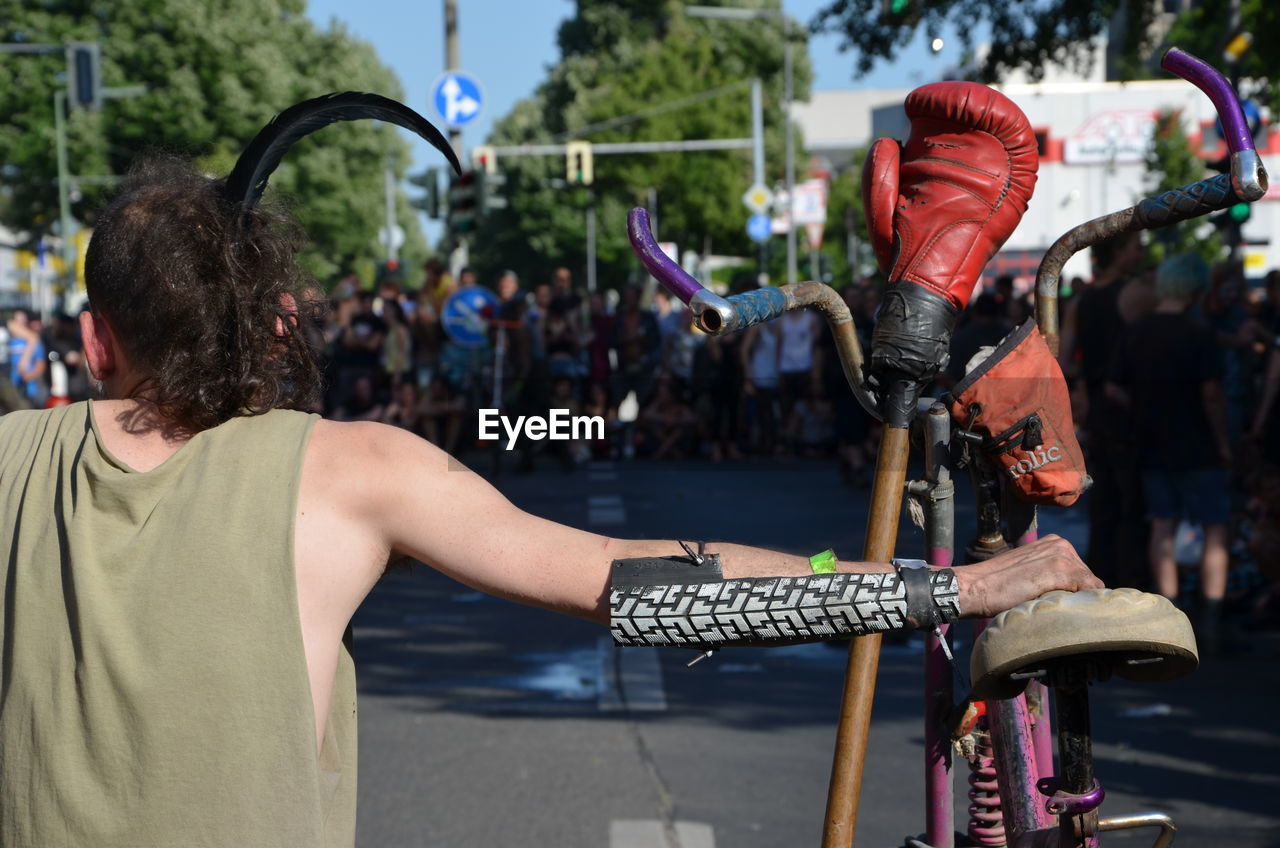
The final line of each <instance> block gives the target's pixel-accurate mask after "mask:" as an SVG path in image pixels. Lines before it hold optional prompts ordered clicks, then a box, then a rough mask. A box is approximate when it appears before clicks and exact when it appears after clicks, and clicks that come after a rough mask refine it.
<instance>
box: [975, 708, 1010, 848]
mask: <svg viewBox="0 0 1280 848" xmlns="http://www.w3.org/2000/svg"><path fill="white" fill-rule="evenodd" d="M973 736H974V739H975V741H976V742H977V746H976V749H975V751H974V755H973V757H971V758H970V759H969V838H970V839H972V840H973V843H974V844H975V845H984V846H997V845H1004V844H1005V837H1004V813H1003V812H1002V811H1001V809H1000V808H1001V802H1000V787H999V785H998V784H997V782H996V765H995V759H994V756H995V753H994V752H993V751H992V749H991V733H990V732H989V731H988V730H987V717H986V716H983V717H982V718H981V719H979V720H978V724H977V726H976V727H975V728H974V731H973Z"/></svg>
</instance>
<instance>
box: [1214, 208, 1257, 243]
mask: <svg viewBox="0 0 1280 848" xmlns="http://www.w3.org/2000/svg"><path fill="white" fill-rule="evenodd" d="M1252 214H1253V212H1252V210H1251V209H1250V208H1249V204H1248V203H1245V202H1244V201H1243V200H1242V201H1239V202H1238V203H1233V204H1232V205H1230V206H1228V207H1227V208H1226V209H1224V210H1222V211H1221V212H1219V213H1218V214H1216V215H1211V216H1209V223H1210V224H1213V225H1214V226H1215V227H1217V228H1218V229H1219V230H1220V231H1221V232H1222V240H1223V242H1225V243H1226V245H1227V247H1229V248H1231V249H1233V250H1234V249H1235V248H1237V247H1239V246H1240V245H1241V244H1242V243H1243V242H1244V234H1243V233H1242V232H1241V229H1242V228H1243V227H1244V225H1245V224H1246V223H1247V222H1248V221H1249V218H1250V216H1251V215H1252Z"/></svg>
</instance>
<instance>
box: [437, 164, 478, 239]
mask: <svg viewBox="0 0 1280 848" xmlns="http://www.w3.org/2000/svg"><path fill="white" fill-rule="evenodd" d="M479 173H480V172H479V171H463V172H462V174H461V175H460V176H456V177H453V178H452V179H451V180H450V181H449V211H448V214H447V216H446V218H445V220H446V221H447V222H448V224H449V229H450V230H451V231H452V232H455V233H468V232H471V231H472V230H474V229H475V228H476V215H477V213H478V211H479V209H478V203H477V201H478V199H479V192H478V191H477V189H478V188H479V186H478V185H477V179H476V177H477V175H478V174H479Z"/></svg>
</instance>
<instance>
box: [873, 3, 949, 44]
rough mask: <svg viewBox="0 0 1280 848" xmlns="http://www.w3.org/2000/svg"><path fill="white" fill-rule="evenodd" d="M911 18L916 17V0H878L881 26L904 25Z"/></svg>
mask: <svg viewBox="0 0 1280 848" xmlns="http://www.w3.org/2000/svg"><path fill="white" fill-rule="evenodd" d="M913 17H918V14H917V10H916V0H880V22H881V23H882V24H905V23H906V22H907V20H908V18H913ZM934 52H935V53H936V52H937V51H936V50H935V51H934Z"/></svg>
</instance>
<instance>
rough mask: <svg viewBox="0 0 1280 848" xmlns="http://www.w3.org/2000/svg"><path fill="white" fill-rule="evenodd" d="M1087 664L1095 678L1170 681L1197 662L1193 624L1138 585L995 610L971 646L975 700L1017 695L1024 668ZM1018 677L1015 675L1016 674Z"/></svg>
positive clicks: (1023, 680) (1050, 597) (1065, 594)
mask: <svg viewBox="0 0 1280 848" xmlns="http://www.w3.org/2000/svg"><path fill="white" fill-rule="evenodd" d="M1073 660H1074V661H1079V662H1086V661H1087V662H1089V663H1091V665H1092V669H1093V671H1094V672H1095V674H1096V676H1097V677H1098V679H1105V678H1107V677H1109V676H1110V675H1112V674H1114V675H1116V676H1118V677H1123V678H1125V679H1126V680H1137V681H1150V682H1154V681H1161V680H1173V679H1175V678H1178V677H1182V676H1183V675H1185V674H1189V673H1190V672H1192V671H1194V670H1195V668H1196V666H1197V665H1198V664H1199V656H1198V655H1197V653H1196V640H1195V636H1194V635H1193V634H1192V632H1191V622H1190V621H1188V620H1187V616H1186V615H1185V614H1183V612H1182V611H1181V610H1179V609H1178V608H1177V607H1175V606H1174V605H1173V604H1172V603H1171V602H1170V601H1169V599H1168V598H1165V597H1163V596H1161V595H1152V594H1148V593H1146V592H1139V591H1138V590H1137V589H1086V590H1084V591H1080V592H1063V591H1053V592H1049V593H1048V594H1046V595H1043V596H1041V597H1039V598H1036V599H1035V600H1032V601H1027V602H1026V603H1024V604H1019V605H1018V606H1016V607H1014V608H1012V609H1010V610H1006V611H1005V612H1002V613H1000V614H999V615H997V616H996V617H995V618H994V619H992V621H991V624H989V625H988V626H987V629H986V630H984V631H983V632H982V635H981V636H979V637H978V639H977V641H976V642H974V645H973V654H972V656H971V658H970V662H969V669H970V672H971V673H972V675H973V695H974V697H975V698H981V699H991V700H1002V699H1005V698H1013V697H1016V696H1017V695H1018V694H1019V693H1020V692H1022V690H1023V689H1024V688H1025V687H1026V685H1027V679H1028V678H1027V677H1023V676H1021V675H1025V674H1027V673H1029V672H1034V671H1036V670H1039V669H1043V668H1045V667H1046V666H1048V665H1050V664H1054V665H1061V664H1063V663H1068V664H1069V663H1071V662H1072V661H1073ZM1015 675H1019V676H1015Z"/></svg>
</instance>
